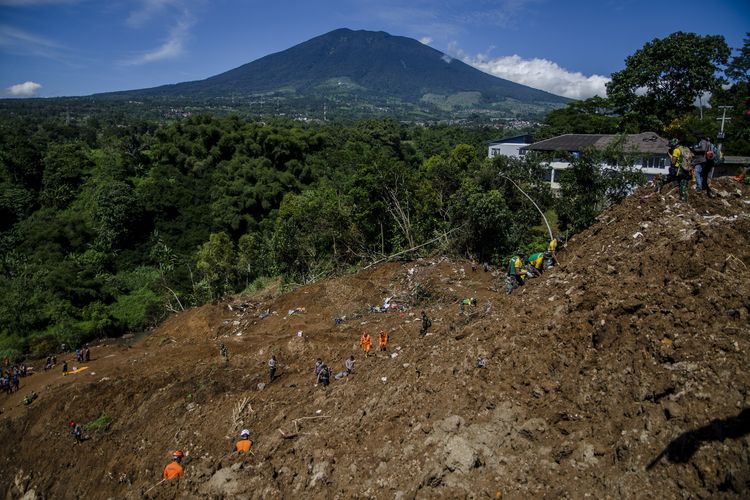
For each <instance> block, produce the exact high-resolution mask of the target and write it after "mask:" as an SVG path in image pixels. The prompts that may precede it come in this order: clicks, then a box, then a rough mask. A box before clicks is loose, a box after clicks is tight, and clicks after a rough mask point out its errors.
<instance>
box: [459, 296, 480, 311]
mask: <svg viewBox="0 0 750 500" xmlns="http://www.w3.org/2000/svg"><path fill="white" fill-rule="evenodd" d="M458 305H459V311H460V313H461V314H463V313H464V309H465V307H466V306H475V305H477V299H475V298H474V297H471V298H466V299H461V301H460V302H459V303H458Z"/></svg>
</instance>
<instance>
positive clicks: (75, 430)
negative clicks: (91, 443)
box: [68, 420, 83, 444]
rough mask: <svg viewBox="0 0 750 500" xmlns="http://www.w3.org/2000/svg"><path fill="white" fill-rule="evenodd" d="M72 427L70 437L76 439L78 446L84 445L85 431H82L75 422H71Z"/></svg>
mask: <svg viewBox="0 0 750 500" xmlns="http://www.w3.org/2000/svg"><path fill="white" fill-rule="evenodd" d="M68 425H69V427H70V435H71V436H73V439H75V441H76V444H81V443H83V429H81V425H80V424H77V423H75V422H74V421H72V420H71V421H70V424H68Z"/></svg>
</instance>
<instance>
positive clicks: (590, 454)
mask: <svg viewBox="0 0 750 500" xmlns="http://www.w3.org/2000/svg"><path fill="white" fill-rule="evenodd" d="M577 455H578V456H577V458H578V462H579V464H580V465H585V466H587V467H590V466H592V465H596V464H598V463H599V459H598V458H596V457H595V456H594V455H595V453H594V445H592V444H589V443H581V444H580V445H579V446H578V450H577Z"/></svg>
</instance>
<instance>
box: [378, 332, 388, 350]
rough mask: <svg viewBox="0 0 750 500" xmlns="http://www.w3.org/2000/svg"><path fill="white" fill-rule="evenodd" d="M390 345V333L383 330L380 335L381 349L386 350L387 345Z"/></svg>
mask: <svg viewBox="0 0 750 500" xmlns="http://www.w3.org/2000/svg"><path fill="white" fill-rule="evenodd" d="M387 345H388V334H387V333H386V332H385V331H383V330H381V331H380V335H378V347H379V348H380V350H381V351H385V350H386V346H387Z"/></svg>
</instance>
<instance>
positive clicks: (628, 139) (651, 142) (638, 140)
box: [524, 132, 669, 155]
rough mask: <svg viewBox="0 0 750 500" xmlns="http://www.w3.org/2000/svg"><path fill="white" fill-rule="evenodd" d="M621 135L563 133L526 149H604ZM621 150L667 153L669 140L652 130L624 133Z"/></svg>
mask: <svg viewBox="0 0 750 500" xmlns="http://www.w3.org/2000/svg"><path fill="white" fill-rule="evenodd" d="M621 137H623V136H622V135H615V134H565V135H558V136H557V137H552V138H550V139H546V140H544V141H539V142H535V143H534V144H531V145H529V146H526V148H524V149H526V150H527V151H568V152H581V151H583V150H584V149H587V148H594V149H605V148H606V147H607V146H609V145H610V144H612V143H613V142H615V141H617V140H619V139H620V138H621ZM624 138H625V140H624V142H623V150H624V151H625V152H627V153H642V154H664V155H665V154H667V150H668V147H669V141H667V140H666V139H664V138H663V137H659V136H658V135H657V134H655V133H654V132H643V133H640V134H625V135H624Z"/></svg>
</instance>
